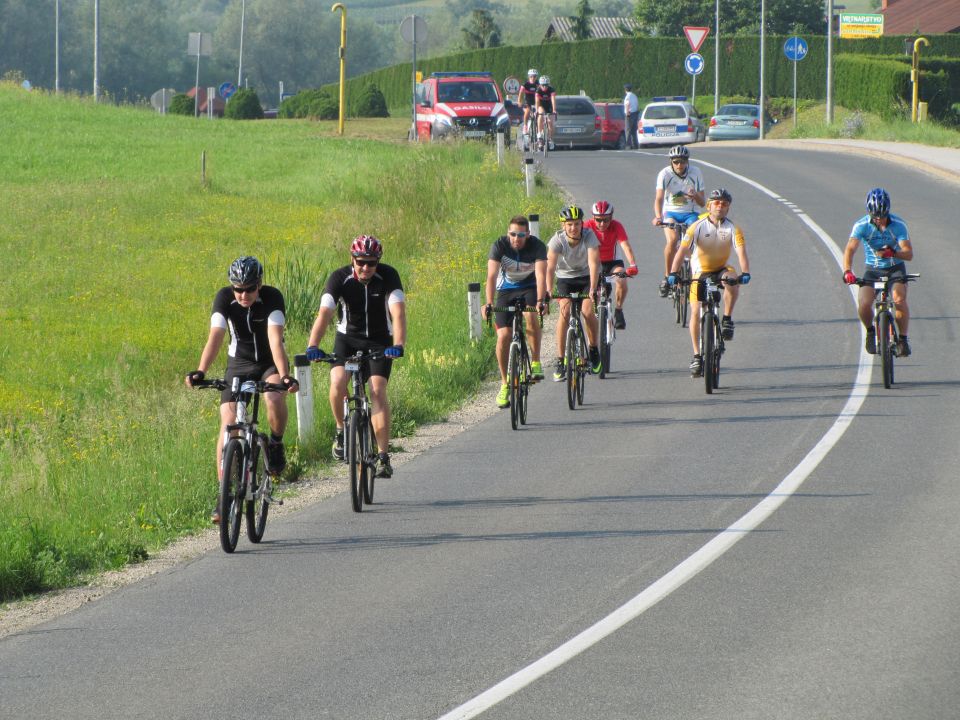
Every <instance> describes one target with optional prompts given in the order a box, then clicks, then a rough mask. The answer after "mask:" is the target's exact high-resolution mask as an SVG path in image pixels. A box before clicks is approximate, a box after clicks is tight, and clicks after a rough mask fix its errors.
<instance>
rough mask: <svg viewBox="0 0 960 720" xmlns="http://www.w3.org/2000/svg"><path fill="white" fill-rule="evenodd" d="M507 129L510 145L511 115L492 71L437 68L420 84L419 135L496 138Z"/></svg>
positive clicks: (441, 137)
mask: <svg viewBox="0 0 960 720" xmlns="http://www.w3.org/2000/svg"><path fill="white" fill-rule="evenodd" d="M499 128H502V129H503V133H504V142H505V143H506V144H507V146H509V145H510V115H509V114H508V113H507V108H506V106H505V105H504V103H503V95H501V94H500V88H499V87H498V86H497V83H496V81H495V80H494V79H493V75H492V74H491V73H489V72H435V73H433V74H432V75H430V77H428V78H426V79H425V80H424V81H423V82H421V83H418V84H417V137H418V138H419V139H420V140H441V139H444V138H454V137H463V138H481V139H482V138H493V137H496V133H497V130H498V129H499Z"/></svg>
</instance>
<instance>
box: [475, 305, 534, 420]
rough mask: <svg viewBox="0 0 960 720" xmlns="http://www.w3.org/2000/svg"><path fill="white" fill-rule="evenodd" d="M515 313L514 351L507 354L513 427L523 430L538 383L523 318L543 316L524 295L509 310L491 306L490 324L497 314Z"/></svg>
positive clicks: (512, 348) (512, 349)
mask: <svg viewBox="0 0 960 720" xmlns="http://www.w3.org/2000/svg"><path fill="white" fill-rule="evenodd" d="M495 312H504V313H511V326H512V328H513V336H512V338H511V340H510V351H509V354H508V355H507V385H508V386H509V388H510V427H512V428H513V429H514V430H519V429H520V426H521V425H526V424H527V405H528V396H529V394H530V386H531V385H533V384H534V383H536V382H538V381H537V380H535V379H534V378H533V370H532V367H531V365H530V362H531V361H530V352H529V350H528V349H527V333H526V328H525V325H526V323H525V322H524V319H523V314H524V313H532V312H536V313H539V311H538V309H537V308H535V307H529V306H527V303H526V300H525V299H524V298H523V297H522V296H521V297H518V298H517V299H516V300H514V302H513V305H508V306H506V307H494V306H490V308H489V311H488V312H487V324H488V325H490V324H492V323H493V313H495ZM539 320H540V327H543V314H542V313H539Z"/></svg>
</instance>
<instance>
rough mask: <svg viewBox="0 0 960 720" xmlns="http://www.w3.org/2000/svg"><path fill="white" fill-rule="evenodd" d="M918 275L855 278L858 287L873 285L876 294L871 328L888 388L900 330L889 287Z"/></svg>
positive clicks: (885, 386)
mask: <svg viewBox="0 0 960 720" xmlns="http://www.w3.org/2000/svg"><path fill="white" fill-rule="evenodd" d="M919 277H920V273H907V274H906V275H899V276H896V277H893V278H890V277H887V276H884V277H878V278H877V279H876V280H863V279H862V278H857V280H856V284H857V285H859V286H860V287H873V289H874V290H876V293H877V294H876V295H875V296H874V300H873V329H874V333H876V338H877V341H876V342H877V355H879V356H880V368H881V370H882V372H883V387H884V388H886V389H888V390H889V389H890V386H891V385H893V365H894V360H893V359H894V357H898V349H897V348H898V347H899V344H900V331H899V330H898V329H897V322H896V317H895V308H894V306H893V300H892V298H891V297H890V287H891V286H892V285H893V284H894V283H898V282H902V283H907V282H913V281H914V280H916V279H917V278H919Z"/></svg>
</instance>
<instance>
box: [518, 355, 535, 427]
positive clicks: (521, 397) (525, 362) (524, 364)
mask: <svg viewBox="0 0 960 720" xmlns="http://www.w3.org/2000/svg"><path fill="white" fill-rule="evenodd" d="M531 375H532V369H531V368H530V356H529V355H528V354H527V348H526V346H523V347H521V349H520V385H519V387H518V388H517V405H518V408H517V411H518V414H519V417H520V424H521V425H526V424H527V398H528V397H529V395H530V383H531V382H532V380H531Z"/></svg>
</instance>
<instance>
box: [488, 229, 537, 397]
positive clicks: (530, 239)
mask: <svg viewBox="0 0 960 720" xmlns="http://www.w3.org/2000/svg"><path fill="white" fill-rule="evenodd" d="M494 291H496V305H497V306H498V307H507V306H509V305H511V304H512V303H513V302H514V301H515V300H516V299H517V298H519V297H523V299H524V302H525V303H526V305H527V307H531V308H532V307H536V308H537V309H538V310H540V312H541V313H542V312H543V311H544V310H545V309H546V307H547V305H546V303H547V246H546V245H544V243H543V241H542V240H540V238H538V237H536V236H535V235H531V234H530V223H529V221H528V220H527V218H526V217H525V216H524V215H517V216H516V217H514V218H511V220H510V224H509V226H508V228H507V234H506V235H502V236H501V237H500V238H498V239H497V241H496V242H494V243H493V246H492V247H491V248H490V254H489V256H488V257H487V286H486V298H487V304H486V305H485V306H484V308H483V314H484V318H485V319H487V318H489V315H490V309H491V308H492V307H493V306H494ZM495 321H496V325H497V364H498V365H499V366H500V382H501V385H500V392H499V393H498V394H497V407H500V408H505V407H509V406H510V388H509V386H508V385H507V361H508V359H509V358H508V353H509V350H510V340H511V336H512V332H513V331H512V327H511V318H510V314H509V313H505V312H498V313H496V315H495ZM526 321H527V345H528V346H529V347H530V369H531V371H532V374H533V377H532V379H534V380H542V379H543V366H542V364H541V363H540V340H541V338H542V336H543V330H542V329H541V327H540V323H539V322H538V321H537V318H536V317H534V315H533V313H530V314H528V315H527V318H526Z"/></svg>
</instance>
